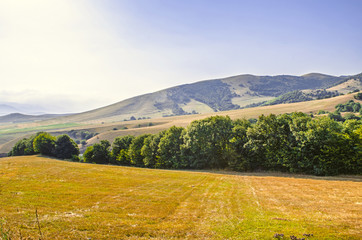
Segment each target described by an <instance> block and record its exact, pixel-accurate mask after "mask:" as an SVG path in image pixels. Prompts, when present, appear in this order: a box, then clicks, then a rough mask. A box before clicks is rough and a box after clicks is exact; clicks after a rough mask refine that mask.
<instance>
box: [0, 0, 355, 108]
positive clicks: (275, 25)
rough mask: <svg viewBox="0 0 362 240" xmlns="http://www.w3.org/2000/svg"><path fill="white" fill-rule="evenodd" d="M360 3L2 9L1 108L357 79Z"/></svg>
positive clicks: (21, 5) (126, 1) (241, 0)
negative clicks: (315, 78)
mask: <svg viewBox="0 0 362 240" xmlns="http://www.w3.org/2000/svg"><path fill="white" fill-rule="evenodd" d="M361 10H362V1H360V0H338V1H337V0H303V1H297V0H273V1H270V0H250V1H248V0H182V1H177V0H76V1H74V0H32V1H28V0H16V1H15V0H0V84H1V85H0V86H1V87H0V104H2V103H9V102H10V103H22V104H29V105H34V106H37V107H38V108H39V109H41V110H42V111H44V112H51V113H68V112H80V111H86V110H90V109H93V108H97V107H102V106H105V105H109V104H112V103H115V102H118V101H121V100H124V99H127V98H130V97H133V96H137V95H141V94H145V93H150V92H154V91H158V90H162V89H164V88H168V87H172V86H176V85H180V84H186V83H192V82H196V81H200V80H206V79H217V78H223V77H228V76H234V75H239V74H254V75H280V74H291V75H303V74H306V73H310V72H320V73H325V74H330V75H352V74H357V73H360V72H362V31H361V26H362V14H360V12H361Z"/></svg>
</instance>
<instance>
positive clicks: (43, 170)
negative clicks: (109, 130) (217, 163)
mask: <svg viewBox="0 0 362 240" xmlns="http://www.w3.org/2000/svg"><path fill="white" fill-rule="evenodd" d="M361 180H362V179H361V178H360V177H353V176H349V177H347V176H346V177H329V178H327V177H312V176H302V175H284V174H276V173H270V174H269V173H254V174H243V173H240V174H236V173H232V172H218V171H216V172H196V171H171V170H153V169H142V168H132V167H118V166H107V165H94V164H84V163H73V162H66V161H59V160H55V159H49V158H45V157H41V156H27V157H13V158H2V159H0V205H1V208H0V220H1V222H2V227H1V231H0V234H2V235H0V236H4V234H7V233H8V234H10V235H11V236H12V237H13V238H15V239H18V238H20V236H21V237H22V238H23V239H39V237H40V238H42V239H150V238H151V239H273V236H274V234H276V233H283V234H284V235H285V236H286V237H288V238H289V236H291V235H294V236H296V237H298V238H302V237H303V234H313V237H307V238H306V239H360V236H361V235H362V230H361V222H362V217H361V211H362V192H361V187H362V184H361ZM36 209H37V214H38V221H37V217H36V214H35V211H36ZM0 226H1V225H0ZM0 238H1V237H0Z"/></svg>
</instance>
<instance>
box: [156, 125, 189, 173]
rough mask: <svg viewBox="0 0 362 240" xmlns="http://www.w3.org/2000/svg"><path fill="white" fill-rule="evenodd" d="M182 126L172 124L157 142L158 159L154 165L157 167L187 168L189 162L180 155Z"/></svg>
mask: <svg viewBox="0 0 362 240" xmlns="http://www.w3.org/2000/svg"><path fill="white" fill-rule="evenodd" d="M184 134H185V129H184V128H183V127H176V126H173V127H171V128H169V129H168V130H167V131H166V132H165V134H164V136H163V137H162V138H161V139H160V143H159V149H158V153H159V155H160V156H159V159H158V161H157V164H156V166H157V167H159V168H175V169H177V168H187V167H189V164H188V162H187V161H184V160H185V159H184V158H183V157H182V154H181V145H182V144H183V135H184Z"/></svg>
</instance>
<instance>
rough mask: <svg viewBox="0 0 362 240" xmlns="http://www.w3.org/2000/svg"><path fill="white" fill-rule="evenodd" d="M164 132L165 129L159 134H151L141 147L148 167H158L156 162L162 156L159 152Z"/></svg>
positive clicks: (144, 161)
mask: <svg viewBox="0 0 362 240" xmlns="http://www.w3.org/2000/svg"><path fill="white" fill-rule="evenodd" d="M164 134H165V131H162V132H160V133H158V134H155V135H150V136H148V137H146V138H145V139H144V141H143V146H142V148H141V155H142V157H143V163H144V165H145V166H146V167H149V168H154V167H156V163H157V162H158V160H159V158H160V156H159V154H158V145H159V143H160V139H161V137H162V136H163V135H164Z"/></svg>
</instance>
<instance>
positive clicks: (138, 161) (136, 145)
mask: <svg viewBox="0 0 362 240" xmlns="http://www.w3.org/2000/svg"><path fill="white" fill-rule="evenodd" d="M148 136H150V134H143V135H140V136H138V137H136V138H135V139H133V141H132V143H131V145H130V146H129V157H130V162H131V165H133V166H136V167H143V166H144V162H143V156H142V154H141V149H142V147H143V143H144V140H145V139H146V138H147V137H148Z"/></svg>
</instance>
